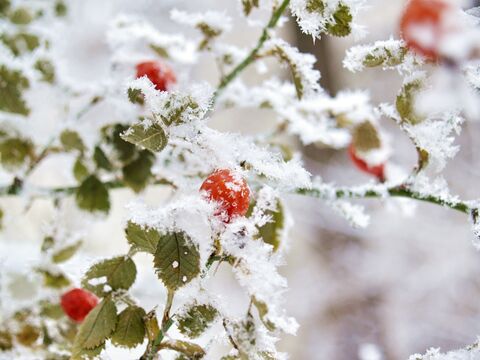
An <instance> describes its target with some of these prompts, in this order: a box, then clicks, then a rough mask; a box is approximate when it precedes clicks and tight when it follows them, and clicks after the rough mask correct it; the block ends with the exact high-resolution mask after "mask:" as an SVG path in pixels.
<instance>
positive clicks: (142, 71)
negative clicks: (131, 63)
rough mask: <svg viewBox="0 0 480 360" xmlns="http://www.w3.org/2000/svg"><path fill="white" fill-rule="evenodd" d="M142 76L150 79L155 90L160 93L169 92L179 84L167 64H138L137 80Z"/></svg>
mask: <svg viewBox="0 0 480 360" xmlns="http://www.w3.org/2000/svg"><path fill="white" fill-rule="evenodd" d="M142 76H146V77H148V79H149V80H150V81H151V82H152V83H153V85H155V89H157V90H160V91H167V90H168V89H169V88H170V87H171V86H172V85H173V84H175V83H176V82H177V78H176V77H175V74H174V73H173V70H172V69H171V68H170V67H169V66H168V65H167V64H165V63H162V62H158V61H144V62H141V63H139V64H137V79H138V78H141V77H142Z"/></svg>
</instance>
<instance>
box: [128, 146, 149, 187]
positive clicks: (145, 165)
mask: <svg viewBox="0 0 480 360" xmlns="http://www.w3.org/2000/svg"><path fill="white" fill-rule="evenodd" d="M154 158H155V157H154V155H153V154H152V153H151V152H150V151H148V150H143V151H141V152H140V153H139V154H138V157H137V158H136V159H134V160H133V161H131V162H130V163H128V164H127V165H125V166H124V167H123V168H122V174H123V181H124V182H125V184H126V185H127V186H128V187H130V188H131V189H132V190H133V191H135V192H140V191H142V190H143V189H144V188H145V186H147V184H148V182H149V180H150V178H151V177H152V166H153V162H154Z"/></svg>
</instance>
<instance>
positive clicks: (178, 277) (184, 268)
mask: <svg viewBox="0 0 480 360" xmlns="http://www.w3.org/2000/svg"><path fill="white" fill-rule="evenodd" d="M154 263H155V268H156V270H157V275H158V277H159V278H160V280H162V282H163V283H164V285H165V286H166V287H167V289H169V290H177V289H178V288H180V287H182V286H183V285H185V284H187V283H188V282H190V281H191V280H192V279H194V278H195V277H196V276H197V275H198V274H199V273H200V254H199V252H198V250H197V247H196V246H195V245H194V244H193V243H192V240H191V239H190V238H189V237H188V235H187V234H185V233H183V232H170V233H167V234H164V235H162V236H161V237H160V241H159V242H158V246H157V250H156V252H155V256H154Z"/></svg>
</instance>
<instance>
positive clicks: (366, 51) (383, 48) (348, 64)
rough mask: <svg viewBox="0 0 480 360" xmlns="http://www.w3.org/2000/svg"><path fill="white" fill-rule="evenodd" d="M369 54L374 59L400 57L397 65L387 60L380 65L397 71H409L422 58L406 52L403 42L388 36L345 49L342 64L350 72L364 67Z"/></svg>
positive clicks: (419, 62) (420, 62)
mask: <svg viewBox="0 0 480 360" xmlns="http://www.w3.org/2000/svg"><path fill="white" fill-rule="evenodd" d="M369 55H371V56H373V57H375V58H376V59H399V60H400V59H401V60H402V61H400V63H399V64H398V65H396V64H392V63H389V62H388V60H387V61H385V62H384V64H383V65H382V67H383V69H384V70H386V69H396V70H397V71H398V72H399V73H401V74H403V73H409V72H412V71H414V70H415V68H416V67H417V66H418V65H420V64H422V62H423V61H422V59H421V58H420V57H418V56H415V54H414V53H413V52H406V49H405V42H404V41H403V40H396V39H393V38H390V39H389V40H385V41H376V42H375V43H373V44H369V45H358V46H354V47H351V48H349V49H348V50H347V53H346V56H345V58H344V60H343V66H344V67H345V68H346V69H348V70H349V71H351V72H358V71H362V70H364V69H365V67H366V65H365V61H366V59H367V57H368V56H369Z"/></svg>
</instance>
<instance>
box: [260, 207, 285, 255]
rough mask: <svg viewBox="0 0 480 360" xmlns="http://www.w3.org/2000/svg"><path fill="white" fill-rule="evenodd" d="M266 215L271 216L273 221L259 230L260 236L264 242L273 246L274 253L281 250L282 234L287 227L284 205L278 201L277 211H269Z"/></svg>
mask: <svg viewBox="0 0 480 360" xmlns="http://www.w3.org/2000/svg"><path fill="white" fill-rule="evenodd" d="M265 214H266V215H269V216H271V218H272V219H271V221H270V222H268V223H266V224H265V225H263V226H262V227H260V228H259V229H258V231H259V235H260V237H261V238H262V240H263V241H264V242H266V243H267V244H270V245H272V246H273V251H277V250H278V249H279V248H280V244H281V240H282V233H283V229H284V226H285V214H284V210H283V205H282V203H281V202H280V200H277V210H276V211H272V210H267V211H266V212H265Z"/></svg>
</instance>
